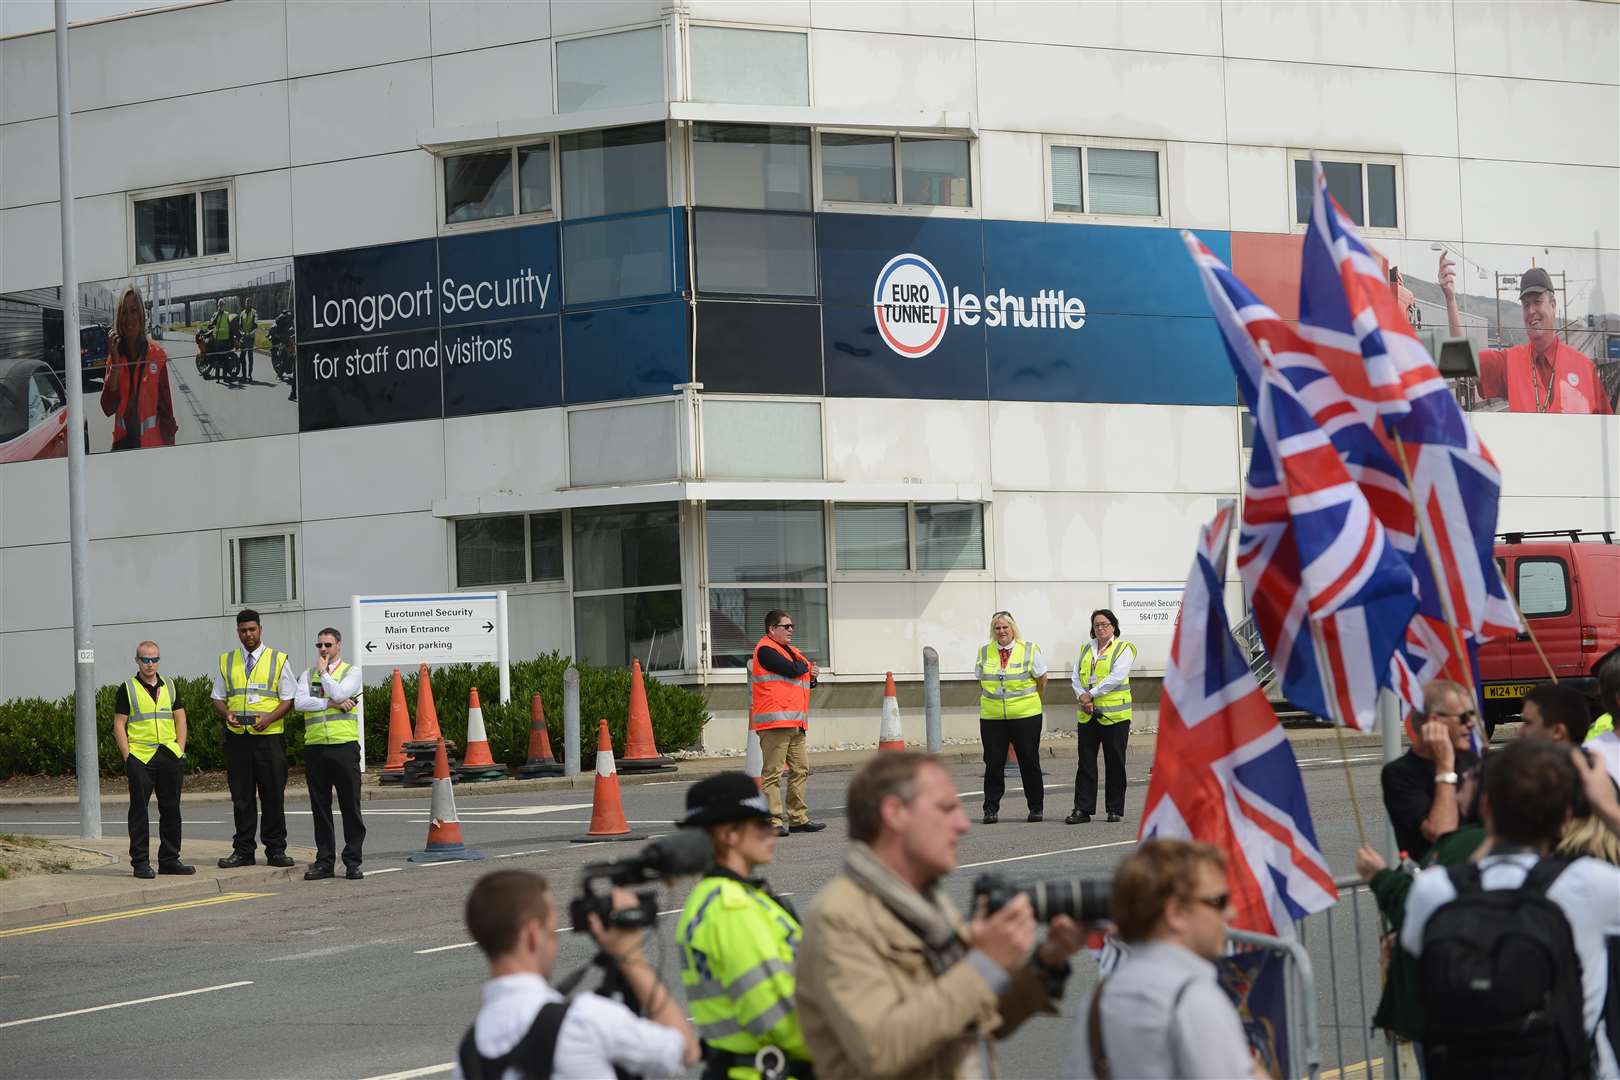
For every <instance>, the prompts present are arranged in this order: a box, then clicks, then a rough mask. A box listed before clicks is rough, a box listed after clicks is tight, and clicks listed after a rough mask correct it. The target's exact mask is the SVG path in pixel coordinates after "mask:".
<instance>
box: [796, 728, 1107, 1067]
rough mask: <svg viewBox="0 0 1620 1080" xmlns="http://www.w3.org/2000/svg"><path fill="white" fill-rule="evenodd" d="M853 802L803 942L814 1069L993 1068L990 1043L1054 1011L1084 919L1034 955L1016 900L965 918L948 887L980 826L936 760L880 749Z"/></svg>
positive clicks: (1024, 901)
mask: <svg viewBox="0 0 1620 1080" xmlns="http://www.w3.org/2000/svg"><path fill="white" fill-rule="evenodd" d="M846 801H847V804H848V805H847V813H848V817H849V835H850V839H851V840H852V841H853V843H852V844H851V845H850V850H849V855H848V856H847V858H846V860H845V863H844V870H843V873H841V874H840V875H839V876H838V877H836V878H834V879H833V880H832V881H831V882H830V883H829V884H828V885H827V887H826V888H824V889H823V890H822V891H821V893H820V894H819V895H818V896H817V897H816V899H815V902H814V903H813V904H812V906H811V908H810V914H809V918H808V919H807V920H806V922H805V930H804V944H803V945H802V946H800V949H799V966H798V972H797V974H798V980H799V986H798V1005H799V1023H800V1026H801V1027H802V1028H803V1030H804V1036H805V1041H806V1043H808V1045H809V1047H810V1053H811V1057H812V1058H813V1059H814V1060H815V1063H816V1074H817V1075H818V1076H819V1077H820V1078H821V1080H843V1078H846V1077H848V1078H861V1080H865V1078H868V1077H880V1076H881V1077H902V1078H909V1077H916V1078H919V1080H920V1078H923V1077H964V1076H984V1077H993V1076H995V1075H996V1069H995V1056H994V1052H993V1050H992V1048H991V1044H990V1040H991V1039H994V1038H1005V1037H1006V1036H1008V1035H1010V1034H1011V1033H1012V1032H1013V1031H1014V1030H1016V1029H1017V1027H1018V1026H1019V1025H1020V1024H1021V1023H1023V1022H1024V1020H1026V1019H1027V1018H1028V1017H1029V1016H1031V1015H1032V1014H1034V1013H1035V1012H1038V1011H1043V1012H1048V1013H1050V1012H1054V1011H1055V1009H1054V1005H1053V1003H1054V1002H1055V1001H1056V1000H1057V999H1058V998H1060V997H1061V996H1062V993H1063V985H1064V982H1065V980H1066V979H1067V978H1068V973H1069V964H1068V957H1069V956H1070V955H1072V954H1073V953H1074V952H1076V951H1077V950H1078V949H1079V948H1080V947H1081V946H1082V945H1083V944H1084V941H1085V938H1084V934H1083V933H1082V931H1081V929H1080V926H1079V924H1077V923H1076V922H1075V921H1074V920H1073V919H1071V918H1069V917H1068V916H1066V915H1058V916H1056V917H1054V918H1053V919H1052V921H1051V924H1050V927H1049V930H1048V934H1047V939H1046V942H1045V943H1044V944H1043V945H1041V947H1040V948H1039V949H1038V950H1037V949H1035V947H1034V946H1035V912H1034V910H1033V908H1032V906H1031V904H1030V901H1029V898H1028V897H1027V896H1025V895H1018V896H1016V897H1014V898H1013V899H1012V900H1010V901H1008V902H1006V903H1005V904H1003V905H1001V906H1000V907H999V908H998V909H997V910H995V911H994V912H991V911H989V910H988V907H989V905H988V904H985V903H983V902H981V903H980V905H979V907H978V910H977V911H976V913H975V915H974V918H973V920H972V922H971V923H969V924H967V925H965V926H964V925H963V922H962V917H961V916H960V915H959V914H958V913H957V910H956V908H955V906H954V905H953V904H952V903H951V901H950V899H949V898H948V897H947V896H946V895H945V892H944V890H943V889H942V888H941V887H940V883H941V882H942V881H943V879H944V878H945V876H946V875H947V874H949V873H950V872H951V871H952V870H954V869H956V859H957V850H956V849H957V844H958V842H960V840H961V839H962V837H963V836H965V835H966V834H967V832H968V830H969V829H970V828H971V826H970V825H969V824H968V818H967V813H966V811H965V810H964V809H963V808H962V800H961V799H960V798H959V797H958V796H957V794H956V788H955V786H954V785H953V784H952V783H951V778H950V775H949V774H948V773H947V772H946V771H945V770H944V768H942V767H941V766H940V764H939V761H938V759H937V758H935V757H934V756H933V755H930V754H920V753H915V752H910V751H894V752H891V753H885V754H881V755H879V756H878V757H876V758H874V759H872V760H871V761H870V762H868V763H867V764H866V765H865V766H864V767H863V768H862V769H861V770H860V772H858V773H856V774H855V778H854V779H853V780H852V781H851V782H850V785H849V795H848V798H847V800H846ZM1032 952H1033V953H1034V956H1033V958H1032V957H1031V953H1032Z"/></svg>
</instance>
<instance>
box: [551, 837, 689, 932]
mask: <svg viewBox="0 0 1620 1080" xmlns="http://www.w3.org/2000/svg"><path fill="white" fill-rule="evenodd" d="M713 858H714V846H713V844H712V843H711V841H710V840H709V834H708V832H707V830H704V829H680V830H678V831H676V832H675V833H673V834H671V835H669V836H664V837H660V838H659V839H657V840H654V841H653V842H652V843H650V844H648V845H647V846H646V847H644V848H642V849H641V850H640V851H638V852H636V853H635V854H634V855H631V856H630V857H629V858H625V859H609V860H607V861H605V862H594V863H589V864H587V865H586V866H585V867H584V869H582V870H581V871H580V873H579V895H578V896H576V897H574V899H573V900H571V901H570V902H569V904H568V917H569V919H570V920H572V922H573V924H574V932H575V933H579V934H588V933H590V915H591V914H592V913H593V912H594V913H595V914H596V917H597V918H599V919H601V920H602V925H603V926H609V927H614V926H616V927H620V928H622V929H626V930H634V929H645V928H646V927H649V926H652V925H653V924H654V923H656V922H657V920H658V893H657V890H655V889H651V888H645V887H644V886H647V885H649V884H650V883H651V882H655V881H660V880H662V879H664V878H675V877H682V876H684V875H687V874H699V873H702V872H703V871H704V870H705V869H707V868H708V865H709V863H710V861H711V860H712V859H713ZM615 887H622V888H627V889H631V890H633V891H634V892H635V894H636V899H637V900H638V901H639V903H638V904H637V905H636V906H635V907H632V908H622V909H620V910H618V911H615V910H613V890H614V888H615Z"/></svg>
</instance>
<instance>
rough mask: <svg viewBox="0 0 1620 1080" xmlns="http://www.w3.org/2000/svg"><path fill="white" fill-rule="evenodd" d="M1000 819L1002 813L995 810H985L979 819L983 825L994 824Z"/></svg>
mask: <svg viewBox="0 0 1620 1080" xmlns="http://www.w3.org/2000/svg"><path fill="white" fill-rule="evenodd" d="M1000 820H1001V815H1000V814H998V813H996V812H995V811H994V810H986V811H985V812H984V817H982V818H980V819H979V823H980V824H981V825H994V824H995V823H996V822H998V821H1000Z"/></svg>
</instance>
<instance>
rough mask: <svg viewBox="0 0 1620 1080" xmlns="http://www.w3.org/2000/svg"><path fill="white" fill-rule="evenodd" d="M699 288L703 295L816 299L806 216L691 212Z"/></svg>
mask: <svg viewBox="0 0 1620 1080" xmlns="http://www.w3.org/2000/svg"><path fill="white" fill-rule="evenodd" d="M693 219H694V224H695V232H696V236H695V243H696V251H697V288H698V292H700V293H703V294H705V295H710V296H712V295H726V294H732V295H740V296H792V297H805V298H807V299H814V298H815V296H816V226H815V221H814V219H812V218H811V216H810V215H809V214H769V213H761V212H756V211H748V210H695V211H693Z"/></svg>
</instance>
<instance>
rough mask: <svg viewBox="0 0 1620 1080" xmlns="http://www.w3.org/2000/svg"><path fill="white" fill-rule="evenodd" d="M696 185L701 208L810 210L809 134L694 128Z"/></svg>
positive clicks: (746, 127)
mask: <svg viewBox="0 0 1620 1080" xmlns="http://www.w3.org/2000/svg"><path fill="white" fill-rule="evenodd" d="M692 180H693V188H694V199H693V201H694V203H695V204H696V205H698V206H728V207H735V208H736V209H739V210H809V209H810V129H809V128H802V127H782V126H773V125H764V124H693V125H692Z"/></svg>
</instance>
